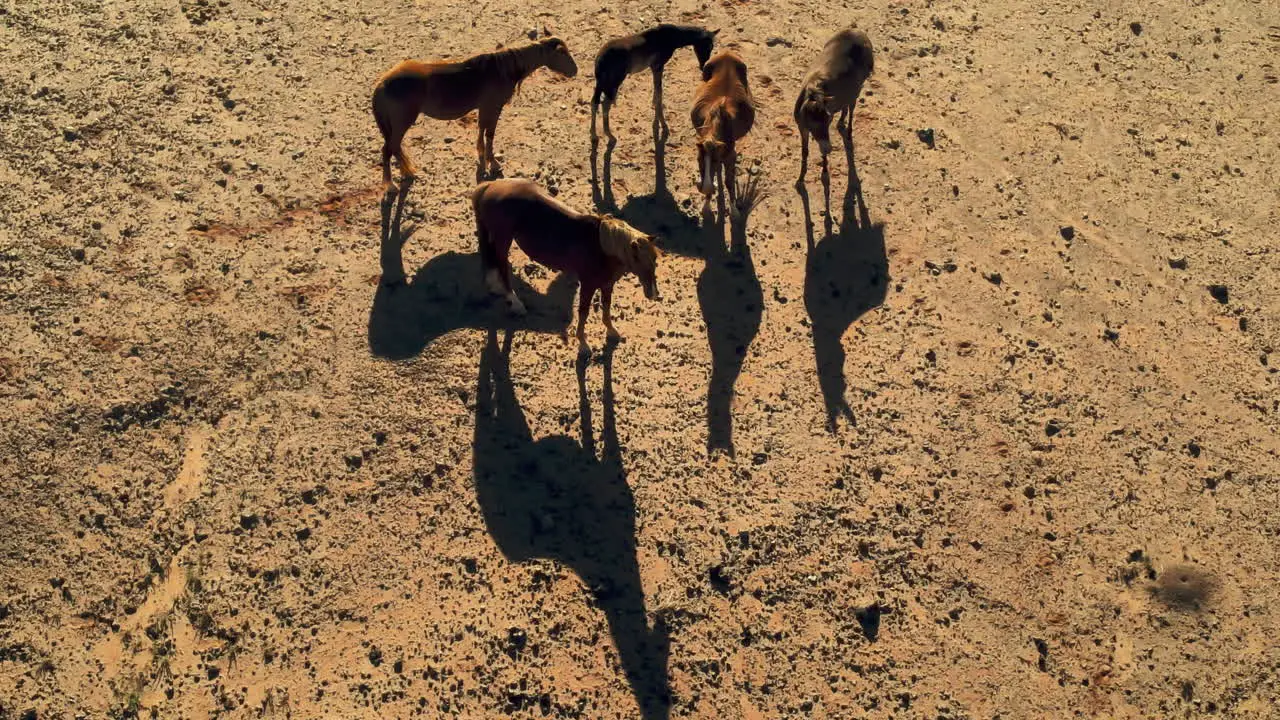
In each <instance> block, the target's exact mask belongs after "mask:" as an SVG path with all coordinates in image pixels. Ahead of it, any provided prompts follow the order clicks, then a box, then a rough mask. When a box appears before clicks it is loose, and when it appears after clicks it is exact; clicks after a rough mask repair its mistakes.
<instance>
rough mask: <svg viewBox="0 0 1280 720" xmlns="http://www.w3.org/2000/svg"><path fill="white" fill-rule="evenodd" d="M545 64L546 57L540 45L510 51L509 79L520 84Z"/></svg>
mask: <svg viewBox="0 0 1280 720" xmlns="http://www.w3.org/2000/svg"><path fill="white" fill-rule="evenodd" d="M546 64H547V55H546V52H545V51H544V49H543V47H542V45H540V44H534V45H529V46H526V47H522V48H517V49H515V50H512V51H511V65H512V67H511V69H510V73H511V76H512V77H511V79H512V80H514V81H516V82H517V83H519V82H521V81H522V80H524V79H525V78H527V77H529V75H531V74H533V71H535V70H537V69H538V68H540V67H543V66H545V65H546Z"/></svg>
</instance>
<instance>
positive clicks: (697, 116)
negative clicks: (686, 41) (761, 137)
mask: <svg viewBox="0 0 1280 720" xmlns="http://www.w3.org/2000/svg"><path fill="white" fill-rule="evenodd" d="M690 118H691V119H692V120H693V127H694V128H695V129H697V132H698V167H699V168H700V170H701V173H702V175H701V182H700V183H699V187H700V189H701V190H702V196H703V199H704V204H703V206H702V211H703V213H704V214H710V213H711V196H712V194H714V193H715V191H716V185H717V180H718V182H719V185H720V187H721V188H724V189H726V190H727V191H728V194H729V205H730V208H734V207H736V205H737V189H736V188H735V187H734V185H735V183H734V180H735V177H736V173H737V162H738V151H737V142H738V141H739V140H741V139H742V138H743V137H744V136H745V135H746V134H747V133H748V132H750V131H751V125H752V124H753V123H754V122H755V118H756V101H755V98H754V97H752V95H751V88H750V86H749V85H748V84H747V64H746V63H745V62H743V61H742V58H741V57H740V56H738V54H737V53H734V52H732V51H729V50H725V51H723V52H720V53H717V54H716V55H715V57H713V58H711V59H710V60H708V61H707V62H706V64H705V65H703V66H702V85H701V86H699V87H698V93H697V95H695V96H694V100H693V112H692V113H690Z"/></svg>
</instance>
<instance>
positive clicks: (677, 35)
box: [591, 24, 720, 141]
mask: <svg viewBox="0 0 1280 720" xmlns="http://www.w3.org/2000/svg"><path fill="white" fill-rule="evenodd" d="M718 32H720V31H719V30H705V29H703V28H700V27H694V26H691V25H667V24H663V25H659V26H657V27H653V28H649V29H648V30H645V31H644V32H641V33H636V34H635V35H628V36H626V37H621V38H616V39H614V40H610V41H609V42H607V43H605V45H604V47H603V48H601V49H600V54H599V55H597V56H596V90H595V94H593V95H592V96H591V139H592V140H593V141H594V140H596V139H597V135H596V110H597V109H598V108H599V106H600V101H601V100H602V99H603V100H604V134H605V137H607V138H609V140H610V141H612V140H614V137H613V131H611V130H610V129H609V109H610V108H612V107H613V103H614V102H615V101H617V99H618V88H620V87H622V81H623V80H626V79H627V76H628V75H633V74H635V73H638V72H642V71H644V70H645V68H648V69H649V70H651V71H652V72H653V113H654V120H653V122H654V124H655V125H661V126H662V130H663V132H668V128H667V119H666V118H665V117H664V116H663V113H662V72H663V69H664V68H665V67H666V66H667V61H668V60H670V59H671V56H672V55H674V54H675V52H676V50H679V49H680V48H682V47H686V46H689V45H692V46H693V52H694V54H695V55H697V56H698V66H699V67H701V66H703V65H705V64H706V63H707V59H708V58H710V57H711V46H712V44H713V43H714V41H715V37H716V33H718Z"/></svg>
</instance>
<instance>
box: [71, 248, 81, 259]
mask: <svg viewBox="0 0 1280 720" xmlns="http://www.w3.org/2000/svg"><path fill="white" fill-rule="evenodd" d="M71 257H72V258H73V259H75V260H77V261H79V262H84V248H71Z"/></svg>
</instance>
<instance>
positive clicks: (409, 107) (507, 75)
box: [373, 38, 578, 194]
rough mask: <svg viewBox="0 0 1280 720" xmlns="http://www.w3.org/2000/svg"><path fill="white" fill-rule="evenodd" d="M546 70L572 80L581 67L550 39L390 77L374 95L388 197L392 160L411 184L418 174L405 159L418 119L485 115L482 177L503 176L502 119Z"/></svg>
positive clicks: (479, 150) (404, 69) (409, 68)
mask: <svg viewBox="0 0 1280 720" xmlns="http://www.w3.org/2000/svg"><path fill="white" fill-rule="evenodd" d="M541 67H548V68H551V69H552V70H553V71H555V72H557V73H559V74H561V75H564V76H565V77H573V76H574V75H577V74H578V65H577V63H575V62H574V61H573V56H571V55H570V54H569V47H568V46H567V45H565V44H564V42H563V41H562V40H560V39H558V38H547V39H545V40H542V41H540V42H536V43H533V44H532V45H526V46H524V47H519V48H513V49H509V50H499V51H498V52H492V53H484V54H481V55H476V56H475V57H472V58H469V59H467V60H462V61H459V62H429V63H424V62H419V61H417V60H405V61H404V62H402V63H400V64H399V65H396V66H395V67H393V68H391V70H389V71H387V73H386V74H385V75H383V76H382V78H381V79H379V80H378V84H377V86H375V87H374V89H373V117H374V119H376V120H377V121H378V130H380V131H381V132H382V139H383V145H382V182H383V184H384V185H385V186H386V190H387V192H388V194H390V193H391V192H392V191H393V186H392V184H391V156H392V155H394V156H395V157H396V159H397V160H399V161H400V173H401V175H403V176H404V178H405V180H406V181H412V179H413V177H414V174H415V170H414V167H413V163H412V162H411V161H410V160H409V156H408V155H406V154H405V151H404V146H403V144H402V143H403V141H404V134H405V132H407V131H408V130H409V128H410V127H411V126H412V125H413V123H414V122H416V121H417V119H418V115H426V116H427V117H432V118H435V119H437V120H457V119H458V118H461V117H462V116H464V115H466V114H467V113H469V112H471V111H472V110H477V109H478V110H479V111H480V118H479V119H480V128H479V133H478V136H477V137H476V156H477V163H478V165H477V171H476V173H477V175H478V176H481V177H482V176H483V175H484V168H485V163H486V161H487V162H488V164H489V167H490V171H491V172H492V173H493V174H494V175H497V174H498V172H500V168H499V167H498V161H497V160H496V159H495V158H494V156H493V133H494V130H496V129H497V127H498V116H500V115H501V114H502V108H503V107H504V106H505V105H506V104H507V101H509V100H510V99H511V97H512V96H513V95H515V92H516V89H517V88H519V87H520V83H522V82H524V79H525V78H527V77H528V76H529V75H531V74H532V73H533V72H534V71H535V70H537V69H538V68H541Z"/></svg>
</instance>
